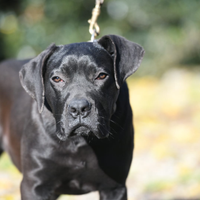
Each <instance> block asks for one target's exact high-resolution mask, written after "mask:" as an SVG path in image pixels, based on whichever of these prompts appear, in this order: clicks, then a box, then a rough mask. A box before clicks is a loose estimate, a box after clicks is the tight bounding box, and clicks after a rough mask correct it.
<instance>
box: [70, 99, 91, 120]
mask: <svg viewBox="0 0 200 200" xmlns="http://www.w3.org/2000/svg"><path fill="white" fill-rule="evenodd" d="M90 110H91V105H90V103H89V102H88V101H87V100H86V99H74V100H72V101H71V102H70V104H69V112H70V114H71V115H72V116H73V117H77V116H78V115H81V116H82V117H87V116H88V114H89V112H90Z"/></svg>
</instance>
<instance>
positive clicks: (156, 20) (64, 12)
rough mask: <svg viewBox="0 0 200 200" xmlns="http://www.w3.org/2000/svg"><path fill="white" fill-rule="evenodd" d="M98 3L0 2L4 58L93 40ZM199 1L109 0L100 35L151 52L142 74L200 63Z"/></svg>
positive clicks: (1, 55) (61, 0)
mask: <svg viewBox="0 0 200 200" xmlns="http://www.w3.org/2000/svg"><path fill="white" fill-rule="evenodd" d="M94 4H95V1H94V0H90V1H83V0H73V1H66V0H59V1H55V0H48V1H47V0H34V1H31V0H15V1H11V0H0V47H1V48H0V59H3V58H9V57H17V58H27V57H32V56H35V55H36V54H38V53H39V52H41V51H42V50H43V49H45V48H46V47H47V46H48V45H49V44H50V43H52V42H55V43H56V44H67V43H74V42H82V41H88V40H89V39H90V35H89V33H88V26H89V25H88V23H87V20H88V19H90V17H91V10H92V8H93V7H94ZM199 6H200V2H199V0H192V1H188V0H176V1H174V0H151V1H148V0H123V1H122V0H105V3H104V5H103V7H102V12H101V16H100V18H99V20H98V23H99V25H100V27H101V36H102V35H105V34H119V35H122V36H124V37H126V38H128V39H129V40H132V41H135V42H137V43H139V44H141V45H142V46H144V48H145V50H146V54H145V59H144V61H143V67H142V69H140V70H139V71H138V73H137V75H144V74H151V75H159V74H162V73H163V72H164V71H166V70H167V69H169V68H171V67H173V65H174V64H176V65H179V66H187V67H189V68H191V66H192V67H193V68H198V69H199V64H200V40H199V35H200V12H199Z"/></svg>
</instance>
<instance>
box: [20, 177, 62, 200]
mask: <svg viewBox="0 0 200 200" xmlns="http://www.w3.org/2000/svg"><path fill="white" fill-rule="evenodd" d="M58 197H59V195H55V194H53V193H51V192H50V191H49V190H48V188H46V187H45V186H43V187H42V186H41V187H40V189H38V190H37V192H36V189H35V188H34V187H33V186H32V184H31V181H30V180H29V181H28V180H25V179H23V181H22V182H21V200H56V199H57V198H58Z"/></svg>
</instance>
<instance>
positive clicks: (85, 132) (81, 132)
mask: <svg viewBox="0 0 200 200" xmlns="http://www.w3.org/2000/svg"><path fill="white" fill-rule="evenodd" d="M91 133H92V131H91V130H90V129H89V127H87V126H84V125H83V126H78V127H76V128H74V130H73V131H72V133H71V134H70V135H71V136H74V135H77V136H89V135H90V134H91Z"/></svg>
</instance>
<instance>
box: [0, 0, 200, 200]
mask: <svg viewBox="0 0 200 200" xmlns="http://www.w3.org/2000/svg"><path fill="white" fill-rule="evenodd" d="M94 4H95V0H88V1H84V0H73V1H66V0H59V1H55V0H48V1H47V0H34V1H31V0H15V1H12V0H0V60H3V59H7V58H13V57H14V58H18V59H23V58H30V57H34V56H35V55H37V54H38V53H40V52H41V51H42V50H44V49H45V48H46V47H47V46H48V45H49V44H51V43H53V42H54V43H56V44H68V43H74V42H82V41H88V40H89V39H90V35H89V32H88V27H89V25H88V23H87V20H88V19H89V18H90V17H91V10H92V8H93V7H94ZM199 8H200V1H199V0H191V1H189V0H176V1H175V0H151V1H149V0H121V1H120V0H118V1H117V0H116V1H115V0H105V3H104V5H103V7H102V12H101V16H100V18H99V20H98V23H99V25H100V27H101V36H103V35H105V34H117V35H121V36H124V37H126V38H127V39H129V40H131V41H134V42H136V43H139V44H141V45H142V46H143V47H144V49H145V51H146V53H145V57H144V59H143V62H142V64H141V67H140V68H139V70H138V71H137V72H136V73H135V74H134V75H133V76H132V77H131V78H129V79H128V83H129V88H130V101H131V104H132V108H133V110H134V124H135V132H136V134H135V151H134V159H133V163H132V167H131V170H130V174H129V178H128V180H127V186H128V194H129V200H136V199H138V200H172V199H177V198H178V199H192V198H194V199H200V11H199ZM1 73H2V72H0V74H1ZM0 98H1V97H0ZM20 180H21V175H20V174H19V173H18V172H17V170H16V169H15V167H14V166H13V165H12V164H11V163H10V161H9V158H8V156H7V155H6V154H4V155H3V156H2V158H1V159H0V200H20V195H19V184H20ZM97 196H98V194H97V193H92V194H89V195H83V196H66V195H65V196H62V197H61V198H60V199H59V200H94V199H97Z"/></svg>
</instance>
